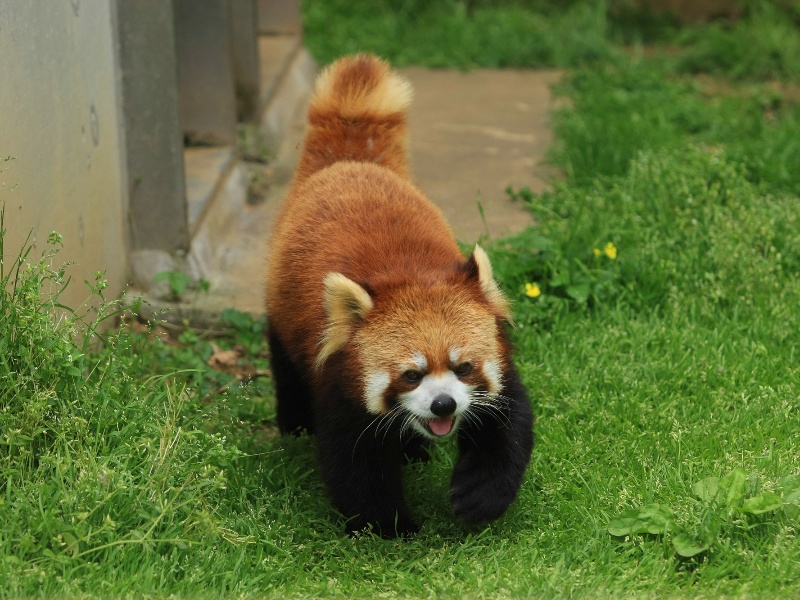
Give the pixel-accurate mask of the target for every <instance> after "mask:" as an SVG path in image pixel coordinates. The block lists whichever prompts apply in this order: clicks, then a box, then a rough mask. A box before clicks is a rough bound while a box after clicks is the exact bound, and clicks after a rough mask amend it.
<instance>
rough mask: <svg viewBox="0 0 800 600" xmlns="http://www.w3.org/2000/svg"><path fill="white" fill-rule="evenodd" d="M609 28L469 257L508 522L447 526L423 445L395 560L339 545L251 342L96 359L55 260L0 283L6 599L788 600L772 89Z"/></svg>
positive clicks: (442, 455)
mask: <svg viewBox="0 0 800 600" xmlns="http://www.w3.org/2000/svg"><path fill="white" fill-rule="evenodd" d="M401 4H403V3H401ZM406 4H407V5H409V6H410V5H411V4H414V3H411V2H409V3H406ZM476 5H479V6H480V5H481V3H480V2H477V3H476ZM313 7H314V4H313V3H308V4H307V5H306V6H305V10H306V11H309V10H312V8H313ZM487 10H488V9H487ZM569 10H570V11H576V10H589V9H585V8H580V7H578V8H574V7H573V8H571V9H569ZM465 14H466V13H465ZM598 14H600V17H602V18H603V19H605V17H604V14H605V13H602V14H601V13H598ZM759 14H760V13H759ZM331 18H332V17H331ZM364 18H366V17H364ZM386 18H388V17H386ZM464 18H467V17H466V16H464ZM487 18H488V17H487ZM498 18H499V17H498ZM531 18H534V17H531ZM535 18H536V19H542V20H543V22H546V20H547V19H556V20H557V19H561V18H566V17H563V15H561V16H559V15H555V16H553V15H543V16H542V15H540V16H537V17H535ZM570 18H571V17H570ZM759 18H762V17H759ZM763 18H764V19H766V17H763ZM342 19H343V22H344V21H346V19H347V15H344V16H342ZM765 22H766V21H765ZM752 23H753V20H752V19H751V20H745V21H743V22H742V23H740V24H737V25H736V26H735V27H734V28H733V29H736V28H738V30H737V31H739V34H738V35H739V36H740V37H744V38H745V39H746V35H745V34H746V32H747V31H750V30H748V29H747V27H748V26H750V27H755V25H752ZM772 23H773V25H774V26H775V27H782V25H781V24H780V19H774V20H773V21H772ZM756 24H757V25H758V26H759V27H762V28H763V27H766V26H765V25H764V23H763V22H758V23H756ZM309 27H310V26H309ZM342 27H345V25H342ZM598 27H599V26H598ZM603 27H605V28H606V30H605V31H606V33H605V34H604V36H605V37H604V38H603V40H606V41H604V42H603V44H604V45H605V44H607V45H608V48H609V51H608V54H607V55H602V56H600V55H598V58H593V59H592V61H591V62H590V63H588V64H583V63H582V61H577V62H569V61H567V62H569V66H571V67H572V70H571V71H570V74H569V75H568V76H567V77H566V78H565V80H564V82H563V83H562V84H561V85H560V87H559V90H558V92H559V93H560V94H563V95H564V96H565V97H567V98H568V99H569V101H568V102H566V103H565V106H566V108H562V109H560V110H559V112H557V113H556V114H554V127H555V131H556V143H555V144H554V146H553V148H552V153H551V160H552V162H553V164H554V165H556V166H558V167H559V168H560V169H561V171H562V173H563V179H562V180H561V181H560V182H558V183H556V184H555V185H554V187H553V190H552V191H551V192H548V193H546V194H541V195H536V194H532V193H530V192H529V191H528V190H525V189H522V190H510V191H509V193H510V194H511V195H512V197H514V198H515V199H516V201H518V202H521V203H524V204H525V205H526V206H528V207H529V208H530V210H531V211H532V212H533V214H534V216H535V219H536V222H537V226H536V227H534V228H532V229H530V230H528V231H525V232H523V233H522V234H519V235H517V236H515V237H513V238H508V239H502V240H491V241H488V242H487V249H488V251H489V252H490V254H491V256H492V259H493V262H494V266H495V270H496V273H497V276H498V278H499V279H500V281H501V284H502V286H503V287H504V289H505V290H506V291H507V293H508V295H509V296H510V297H511V298H512V299H513V301H514V305H515V309H514V313H515V319H516V324H517V326H516V328H515V330H514V333H513V337H514V340H515V343H516V345H517V348H518V352H517V354H516V360H517V363H518V366H519V369H520V372H521V374H522V376H523V379H524V380H525V382H526V384H527V386H528V388H529V390H530V394H531V397H532V399H533V403H534V411H535V414H536V415H537V426H536V431H537V446H536V448H535V450H534V455H533V459H532V463H531V467H530V469H529V471H528V475H527V480H526V482H525V484H524V486H523V489H522V491H521V494H520V497H519V499H518V501H517V503H516V504H515V505H514V506H513V507H512V508H511V510H510V511H509V512H508V514H507V515H506V516H504V517H503V518H501V519H500V520H498V521H497V522H495V523H492V524H490V525H489V526H487V527H484V528H467V527H464V526H462V525H460V524H458V523H456V522H454V521H453V519H452V517H451V514H450V508H449V501H448V497H447V489H448V481H449V472H450V470H451V468H452V465H453V462H454V458H455V456H454V448H452V447H449V446H447V445H444V446H443V447H440V448H438V449H437V451H436V453H435V455H434V457H433V460H432V461H431V462H430V463H429V464H425V465H412V466H410V467H409V468H408V472H407V479H406V480H407V486H408V491H409V499H410V503H411V506H412V510H413V511H414V512H415V514H416V515H417V516H418V517H419V518H420V520H421V521H422V522H423V524H422V530H421V532H420V533H419V534H418V535H417V536H415V537H414V538H413V539H410V540H405V541H385V540H381V539H378V538H375V537H372V536H370V535H364V536H362V537H358V538H355V539H353V538H349V537H346V536H345V535H343V523H342V520H341V519H340V518H339V517H338V515H337V514H336V512H335V511H334V510H333V509H332V507H331V505H330V502H329V501H328V499H327V498H326V496H325V491H324V488H323V485H322V482H321V480H320V478H319V476H318V474H317V472H316V470H315V465H314V439H313V438H299V439H295V438H281V437H278V436H277V435H276V430H275V426H274V417H275V415H274V398H273V394H272V385H271V381H270V378H269V372H268V360H267V356H266V349H265V344H264V341H263V335H262V330H263V325H264V324H263V321H260V320H254V319H252V318H250V317H248V316H247V315H243V314H241V313H237V312H236V311H228V312H226V314H225V315H224V318H225V322H226V326H225V328H224V329H223V330H220V331H217V332H200V331H194V330H191V329H183V330H171V329H170V330H167V329H164V328H163V327H156V326H152V327H146V326H141V325H138V324H136V323H128V324H127V325H126V326H124V327H121V328H119V329H117V330H113V331H111V332H106V333H101V332H100V331H99V330H98V328H97V324H98V322H99V321H100V320H102V319H103V318H110V317H113V316H114V313H115V312H116V311H118V310H120V309H121V307H119V306H118V305H117V304H115V303H113V302H112V303H107V302H105V301H104V299H103V298H102V293H103V290H102V277H99V278H98V280H97V281H96V282H92V283H91V286H92V288H93V291H94V293H95V295H94V296H93V301H92V302H93V303H94V304H95V305H96V308H98V309H99V311H100V315H99V316H95V312H93V311H87V312H85V313H84V312H78V313H75V312H73V311H69V310H66V309H65V308H64V307H60V308H59V307H58V291H59V290H60V289H61V288H62V287H63V285H65V282H66V279H67V277H68V272H69V271H68V270H67V271H66V272H64V271H63V269H62V267H61V266H60V263H59V261H58V254H57V250H58V248H59V245H60V239H59V237H58V236H57V235H53V236H51V239H50V244H49V246H48V248H49V250H48V252H47V253H46V254H45V256H44V257H42V258H41V260H40V257H39V256H35V257H34V256H31V255H28V261H27V263H26V265H28V266H23V265H21V264H20V262H19V261H17V260H16V259H17V256H18V251H19V249H16V248H4V249H3V255H2V257H1V258H2V260H0V280H2V282H0V596H4V597H6V596H7V597H20V596H46V597H51V596H56V595H58V596H65V597H79V596H99V597H110V596H125V595H135V596H154V597H164V596H169V595H176V596H189V597H220V596H229V597H281V598H284V597H314V596H325V597H365V598H366V597H369V598H373V597H445V598H450V597H453V598H460V597H464V596H466V597H491V598H494V597H564V596H578V597H596V596H601V597H607V596H623V597H664V596H667V597H693V598H694V597H700V598H703V597H709V598H717V597H720V596H732V597H786V598H789V597H796V596H798V595H800V544H798V541H797V539H796V538H797V532H798V526H800V426H798V425H799V424H800V367H798V364H800V360H798V356H797V354H798V348H800V309H798V307H799V306H800V277H799V275H800V104H798V101H797V97H798V96H797V94H796V91H795V89H794V88H792V87H791V86H790V85H787V84H791V82H793V81H794V79H793V75H792V74H791V73H788V72H780V73H776V72H774V71H769V72H768V73H767V75H766V76H768V77H770V78H772V77H774V76H776V75H779V76H780V77H781V78H782V79H781V80H782V83H781V82H775V81H773V80H772V79H769V80H765V79H764V77H765V74H764V72H762V71H760V70H751V71H748V72H746V73H731V72H730V69H729V68H728V67H725V65H723V64H722V63H721V62H720V61H712V62H713V64H715V65H720V66H719V68H715V69H712V68H708V69H706V70H708V71H713V72H714V73H715V74H716V76H717V77H722V79H719V78H715V79H710V78H708V77H704V78H698V77H697V76H695V74H694V70H695V67H694V66H692V67H691V68H690V63H689V61H688V59H686V57H688V56H691V55H692V53H697V54H699V53H700V50H703V49H702V48H699V46H697V45H696V44H697V43H699V42H697V43H696V42H694V41H692V39H691V36H690V35H689V34H687V33H686V32H683V33H681V34H680V35H684V36H685V40H686V41H685V44H686V48H685V51H684V52H683V53H679V54H677V55H676V54H664V55H660V54H658V53H656V54H655V55H652V56H651V55H650V53H636V52H633V53H630V52H623V51H621V50H619V47H618V46H616V45H615V43H614V42H615V38H614V35H612V34H613V32H614V31H615V27H616V26H615V25H614V23H610V24H609V23H606V25H603ZM714 27H718V26H714ZM718 29H719V31H718V35H719V36H720V37H724V36H725V35H727V34H728V33H729V31H726V30H723V29H720V28H718ZM742 32H745V33H742ZM308 34H309V36H311V37H310V38H309V43H310V45H311V46H312V47H314V45H315V44H320V43H323V42H321V41H320V40H319V39H318V38H317V37H314V36H313V29H312V30H311V31H310V32H308ZM670 35H672V34H670ZM676 35H678V34H676ZM692 35H694V36H695V38H694V39H696V37H697V34H696V33H692ZM715 35H716V34H715ZM787 35H788V34H787ZM794 35H797V36H800V34H797V32H795V34H794ZM726 39H728V38H726ZM792 39H794V38H792ZM324 43H332V42H330V41H326V42H324ZM352 44H354V45H355V46H356V48H352V49H361V48H362V47H363V46H361V45H360V43H359V42H358V40H356V41H353V42H352ZM787 47H790V46H787ZM350 49H351V48H349V47H344V50H350ZM464 52H466V50H465V51H464ZM703 52H704V56H706V57H708V56H712V54H713V53H711V52H710V51H708V50H707V49H705V50H703ZM645 54H646V56H645ZM768 54H769V53H768ZM769 56H772V58H774V57H775V56H774V54H772V55H769ZM389 57H390V58H392V55H390V56H389ZM409 60H410V59H409ZM443 60H444V59H443ZM549 60H550V59H549ZM709 60H710V59H709ZM765 60H766V61H767V62H768V59H765ZM753 63H754V64H756V63H758V64H761V63H759V61H757V60H755V59H754V60H753ZM446 64H453V63H446ZM456 64H463V63H458V62H456ZM537 64H538V63H537ZM550 64H552V62H551V63H550ZM691 64H692V65H696V64H697V63H696V62H694V63H691ZM793 64H795V63H793ZM412 135H413V132H412ZM0 170H2V163H0ZM2 193H3V192H2V190H0V194H2ZM0 200H2V196H1V195H0ZM0 229H2V228H1V227H0ZM23 257H24V252H23ZM70 285H76V283H75V282H72V283H71V284H70Z"/></svg>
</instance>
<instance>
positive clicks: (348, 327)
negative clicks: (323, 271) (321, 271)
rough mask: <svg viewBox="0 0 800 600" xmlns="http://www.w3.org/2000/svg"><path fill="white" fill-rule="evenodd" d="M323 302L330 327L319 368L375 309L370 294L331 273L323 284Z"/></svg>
mask: <svg viewBox="0 0 800 600" xmlns="http://www.w3.org/2000/svg"><path fill="white" fill-rule="evenodd" d="M323 285H324V286H325V290H324V292H323V302H324V304H325V312H326V313H327V316H328V323H327V325H326V326H325V331H324V332H323V334H322V343H321V348H320V351H319V354H318V355H317V361H316V367H317V368H320V367H322V365H323V364H325V361H326V360H328V358H329V357H330V356H331V355H332V354H333V353H334V352H336V351H337V350H339V349H340V348H341V347H342V346H344V345H345V344H346V343H347V340H349V339H350V336H351V335H352V333H353V330H354V329H355V328H356V327H357V326H358V325H359V324H360V323H361V321H363V320H364V317H365V316H366V315H367V313H368V312H369V311H370V310H372V307H373V306H374V305H373V303H372V298H370V295H369V294H368V293H367V291H366V290H365V289H364V288H363V287H361V286H360V285H358V284H357V283H356V282H355V281H352V280H351V279H348V278H347V277H345V276H344V275H342V274H341V273H328V275H327V276H326V277H325V280H324V281H323Z"/></svg>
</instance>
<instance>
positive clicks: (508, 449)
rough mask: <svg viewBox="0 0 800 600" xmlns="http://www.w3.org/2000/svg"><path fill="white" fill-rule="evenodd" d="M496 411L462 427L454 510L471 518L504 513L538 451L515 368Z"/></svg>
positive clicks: (481, 519) (452, 486) (484, 518)
mask: <svg viewBox="0 0 800 600" xmlns="http://www.w3.org/2000/svg"><path fill="white" fill-rule="evenodd" d="M501 394H502V395H503V396H504V397H505V399H504V400H502V401H499V402H498V404H497V407H498V409H499V410H498V411H497V414H495V415H490V414H486V413H484V414H482V415H481V422H480V423H479V424H478V423H476V424H466V425H465V426H464V427H462V428H459V431H458V446H459V452H460V456H459V459H458V462H457V463H456V466H455V469H454V470H453V477H452V479H451V481H450V498H451V501H452V504H453V512H454V513H455V515H456V516H457V517H459V518H460V519H462V520H463V521H465V522H467V523H482V522H485V521H489V520H492V519H496V518H497V517H499V516H500V515H502V514H503V513H504V512H505V511H506V509H507V508H508V506H509V505H510V504H511V503H512V502H513V501H514V499H515V498H516V497H517V492H518V491H519V488H520V485H522V479H523V477H524V475H525V469H526V468H527V466H528V463H529V462H530V458H531V451H532V450H533V442H534V436H533V414H532V412H531V407H530V401H529V400H528V396H527V393H526V392H525V388H523V386H522V383H521V382H520V380H519V375H518V374H517V372H516V370H515V369H514V368H513V367H511V368H510V369H509V370H508V371H507V372H506V373H505V382H504V388H503V391H502V392H501Z"/></svg>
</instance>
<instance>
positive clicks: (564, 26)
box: [302, 0, 800, 82]
mask: <svg viewBox="0 0 800 600" xmlns="http://www.w3.org/2000/svg"><path fill="white" fill-rule="evenodd" d="M740 8H741V19H740V20H739V21H736V22H733V23H731V22H728V21H717V22H713V23H711V24H709V25H698V26H687V27H685V28H680V27H678V21H677V19H676V18H675V16H674V15H672V14H671V13H669V12H656V13H652V12H648V11H646V10H642V9H641V8H637V6H636V3H632V2H630V1H628V0H602V1H589V0H561V1H557V2H547V1H545V0H439V1H437V2H427V1H425V0H370V1H366V0H357V1H351V0H304V1H303V2H302V11H303V23H304V40H305V43H306V46H307V47H308V49H309V50H310V51H311V53H312V54H313V55H314V57H315V58H316V60H317V61H318V62H319V63H320V64H327V63H329V62H332V61H333V60H335V59H336V58H338V57H340V56H342V55H344V54H351V53H354V52H363V51H368V52H373V53H375V54H378V55H379V56H382V57H384V58H386V59H388V60H390V61H391V62H392V63H393V64H394V65H396V66H401V67H402V66H407V65H423V66H428V67H455V68H461V69H468V68H475V67H489V68H496V67H514V68H542V67H557V68H574V67H578V66H585V65H597V64H601V63H608V62H618V61H624V60H625V59H624V54H625V53H624V52H623V50H622V46H623V45H625V46H628V47H633V48H638V47H641V46H642V45H650V46H652V47H653V48H654V49H655V50H656V51H658V50H659V48H663V46H664V45H666V46H667V48H668V56H669V59H670V62H672V63H673V64H674V68H675V69H677V70H679V71H681V72H685V73H711V74H715V75H720V76H724V77H728V78H732V79H738V80H770V79H783V80H786V81H793V82H800V9H798V7H797V5H796V3H793V2H791V0H753V1H749V2H742V3H740Z"/></svg>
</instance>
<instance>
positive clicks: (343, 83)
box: [295, 54, 412, 181]
mask: <svg viewBox="0 0 800 600" xmlns="http://www.w3.org/2000/svg"><path fill="white" fill-rule="evenodd" d="M411 96H412V89H411V86H410V84H409V83H408V82H407V81H406V80H405V79H403V78H402V77H401V76H400V75H398V74H397V73H395V72H393V71H392V70H391V69H390V67H389V65H388V64H387V63H386V62H384V61H382V60H380V59H378V58H376V57H375V56H371V55H367V54H358V55H356V56H350V57H347V58H344V59H341V60H339V61H337V62H335V63H333V64H332V65H330V66H329V67H327V68H326V69H325V70H324V71H323V72H322V74H321V75H320V76H319V77H318V79H317V82H316V85H315V89H314V95H313V97H312V99H311V105H310V107H309V111H308V130H307V132H306V139H305V144H304V146H303V151H302V154H301V157H300V164H299V166H298V169H297V173H296V175H295V178H296V181H301V180H303V179H306V178H307V177H308V176H309V175H311V174H313V173H316V172H317V171H319V170H321V169H323V168H325V167H327V166H329V165H331V164H333V163H335V162H338V161H357V162H370V163H375V164H378V165H381V166H384V167H386V168H388V169H391V170H392V171H394V172H395V173H398V174H399V175H402V176H406V175H407V172H408V161H407V146H408V140H407V133H406V113H405V111H406V109H407V108H408V105H409V104H410V102H411Z"/></svg>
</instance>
